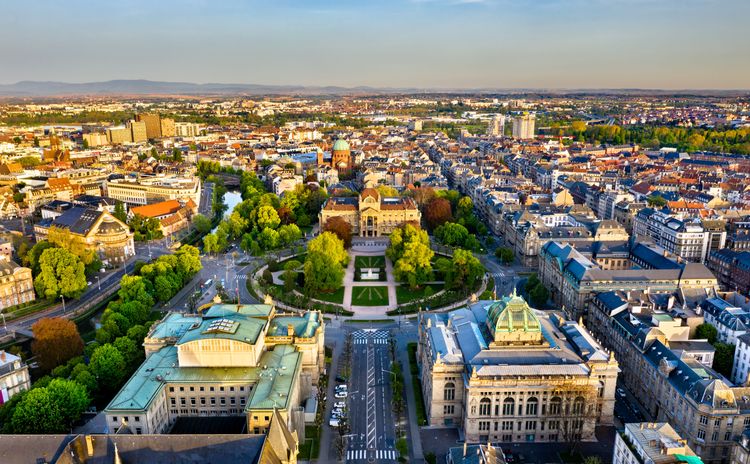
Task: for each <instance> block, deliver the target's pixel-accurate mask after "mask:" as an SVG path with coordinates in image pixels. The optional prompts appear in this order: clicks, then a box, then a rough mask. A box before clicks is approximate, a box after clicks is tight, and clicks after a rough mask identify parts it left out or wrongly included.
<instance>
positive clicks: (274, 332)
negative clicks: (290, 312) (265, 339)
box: [268, 312, 320, 338]
mask: <svg viewBox="0 0 750 464" xmlns="http://www.w3.org/2000/svg"><path fill="white" fill-rule="evenodd" d="M290 325H291V326H292V327H293V328H294V335H296V336H297V337H305V338H310V337H312V336H313V335H315V331H316V330H318V327H320V321H319V320H318V313H312V312H310V313H307V314H306V315H305V316H304V317H299V316H280V317H275V318H274V319H273V320H272V321H271V327H270V328H269V329H268V335H270V336H272V337H273V336H281V337H285V336H286V335H287V328H288V327H289V326H290Z"/></svg>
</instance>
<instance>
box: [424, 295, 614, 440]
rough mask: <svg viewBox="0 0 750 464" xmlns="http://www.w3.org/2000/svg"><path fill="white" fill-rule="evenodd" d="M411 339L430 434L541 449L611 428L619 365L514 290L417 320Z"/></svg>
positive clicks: (570, 324)
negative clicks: (447, 429) (439, 429)
mask: <svg viewBox="0 0 750 464" xmlns="http://www.w3.org/2000/svg"><path fill="white" fill-rule="evenodd" d="M418 331H419V344H418V350H417V359H418V362H419V365H420V371H421V372H422V377H421V381H422V392H423V395H424V399H425V406H426V408H427V417H428V420H429V425H431V426H455V427H457V428H459V429H460V430H462V431H463V435H464V436H465V440H466V441H467V442H469V443H487V442H488V441H489V442H493V443H494V442H503V443H511V442H515V443H521V442H548V443H549V442H565V441H569V440H570V437H577V438H580V439H582V440H590V439H593V438H594V430H595V427H596V426H598V425H612V423H613V420H614V403H615V388H616V383H617V375H618V373H619V371H620V369H619V366H618V363H617V361H616V360H615V359H614V357H613V356H612V355H611V353H609V352H607V351H606V350H605V349H604V348H603V347H602V346H601V345H600V344H599V343H598V342H597V341H596V340H595V339H594V338H593V337H592V336H591V334H590V333H589V332H588V331H587V330H586V328H585V327H583V326H582V325H580V324H577V323H576V322H574V321H570V320H567V319H565V317H564V316H563V315H562V314H561V313H559V312H556V311H539V310H536V309H534V308H531V307H530V306H529V305H528V303H526V300H524V299H523V298H522V297H521V296H519V295H517V294H516V293H515V291H514V292H513V293H512V294H511V295H508V296H505V297H503V298H502V299H500V300H496V301H478V302H476V303H473V304H471V305H469V306H468V307H466V308H462V309H458V310H455V311H450V312H447V313H435V312H428V313H424V312H423V313H421V314H420V317H419V320H418Z"/></svg>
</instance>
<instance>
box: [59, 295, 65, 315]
mask: <svg viewBox="0 0 750 464" xmlns="http://www.w3.org/2000/svg"><path fill="white" fill-rule="evenodd" d="M60 297H61V298H62V303H63V314H65V295H63V294H60Z"/></svg>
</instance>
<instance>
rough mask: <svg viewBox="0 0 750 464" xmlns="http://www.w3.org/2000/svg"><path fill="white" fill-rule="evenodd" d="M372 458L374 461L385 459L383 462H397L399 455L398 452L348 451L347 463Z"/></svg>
mask: <svg viewBox="0 0 750 464" xmlns="http://www.w3.org/2000/svg"><path fill="white" fill-rule="evenodd" d="M370 456H372V457H373V459H376V460H378V459H383V460H391V461H395V460H396V458H397V457H398V453H397V452H396V450H369V451H368V450H363V449H361V450H348V451H347V452H346V460H347V461H366V460H369V459H370Z"/></svg>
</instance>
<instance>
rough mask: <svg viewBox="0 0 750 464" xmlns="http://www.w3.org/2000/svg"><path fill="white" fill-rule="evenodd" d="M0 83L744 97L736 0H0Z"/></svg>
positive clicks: (745, 55) (745, 72)
mask: <svg viewBox="0 0 750 464" xmlns="http://www.w3.org/2000/svg"><path fill="white" fill-rule="evenodd" d="M3 6H4V14H3V15H2V16H1V17H0V40H2V41H3V43H4V44H5V47H4V48H3V51H1V52H0V59H2V62H3V68H2V71H0V83H2V84H13V83H16V82H19V81H53V82H67V83H90V82H103V81H110V80H140V79H143V80H150V81H161V82H186V83H226V84H258V85H300V86H339V87H360V86H366V87H375V88H417V89H434V90H440V89H462V90H471V89H509V90H512V89H550V90H567V89H570V90H575V89H592V90H593V89H613V90H614V89H643V90H651V89H656V90H693V89H695V90H746V89H748V87H750V52H748V51H747V48H746V45H745V41H746V37H745V35H744V27H745V26H744V24H743V22H744V21H743V20H744V18H747V17H748V15H750V2H746V1H743V0H725V1H720V0H683V1H679V0H537V1H534V2H531V1H523V0H520V1H519V0H515V1H511V0H411V1H409V0H383V1H381V2H377V3H375V2H372V3H364V2H357V1H347V0H333V1H322V0H309V1H298V0H280V1H275V2H273V4H272V5H270V4H265V3H263V2H258V1H249V2H241V1H225V2H221V3H218V2H211V1H208V0H186V1H183V2H177V1H175V0H168V1H163V2H153V1H152V2H146V1H143V0H122V1H120V2H118V3H116V4H103V5H102V4H99V3H97V2H93V1H87V0H73V1H69V2H64V3H62V2H60V3H58V2H54V1H51V0H39V1H35V2H22V1H18V0H10V1H8V2H5V3H4V5H3Z"/></svg>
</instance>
